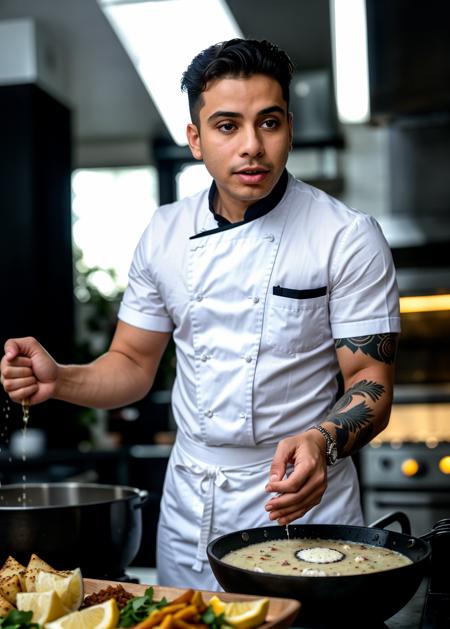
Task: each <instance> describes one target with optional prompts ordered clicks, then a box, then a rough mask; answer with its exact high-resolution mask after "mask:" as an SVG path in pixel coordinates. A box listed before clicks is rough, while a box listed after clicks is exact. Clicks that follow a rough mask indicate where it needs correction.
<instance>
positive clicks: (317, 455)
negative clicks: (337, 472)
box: [266, 430, 327, 526]
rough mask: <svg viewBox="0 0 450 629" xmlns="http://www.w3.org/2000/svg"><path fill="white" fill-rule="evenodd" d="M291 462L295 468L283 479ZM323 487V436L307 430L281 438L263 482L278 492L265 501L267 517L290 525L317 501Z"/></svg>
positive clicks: (325, 483)
mask: <svg viewBox="0 0 450 629" xmlns="http://www.w3.org/2000/svg"><path fill="white" fill-rule="evenodd" d="M316 433H317V434H316ZM290 465H293V466H294V469H293V471H292V472H291V473H290V474H289V476H288V477H286V478H285V475H286V470H287V468H288V466H290ZM326 488H327V466H326V461H325V444H324V439H323V437H322V435H321V434H320V433H319V432H318V431H315V430H309V431H307V432H304V433H301V434H299V435H295V436H293V437H287V438H286V439H283V440H282V441H280V443H279V444H278V447H277V449H276V452H275V455H274V458H273V461H272V465H271V467H270V473H269V483H268V484H267V485H266V491H267V492H268V493H275V494H277V495H276V496H273V497H272V498H270V499H269V501H268V502H267V504H266V511H268V512H269V518H270V519H271V520H276V521H277V522H278V524H279V525H281V526H284V525H286V524H290V523H291V522H293V521H294V520H296V519H297V518H301V517H303V516H304V515H305V513H306V512H307V511H309V510H310V509H311V508H312V507H314V506H315V505H317V504H319V502H320V501H321V499H322V496H323V494H324V492H325V490H326Z"/></svg>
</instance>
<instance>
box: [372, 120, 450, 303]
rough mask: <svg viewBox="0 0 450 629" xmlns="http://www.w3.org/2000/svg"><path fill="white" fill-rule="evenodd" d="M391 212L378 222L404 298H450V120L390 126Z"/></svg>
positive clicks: (398, 121) (415, 121)
mask: <svg viewBox="0 0 450 629" xmlns="http://www.w3.org/2000/svg"><path fill="white" fill-rule="evenodd" d="M388 133H389V140H388V147H389V148H388V152H389V173H390V176H389V198H390V208H389V212H388V213H387V214H386V215H384V216H383V217H380V218H379V222H380V225H381V227H382V229H383V232H384V234H385V236H386V238H387V241H388V243H389V245H390V247H391V249H392V252H393V256H394V261H395V264H396V268H397V272H398V282H399V288H400V292H401V293H402V294H405V295H406V294H432V293H443V292H445V293H450V175H449V164H450V114H439V115H438V114H435V115H428V116H420V117H416V116H415V117H405V118H402V119H398V120H397V121H395V122H393V123H391V124H390V126H389V132H388Z"/></svg>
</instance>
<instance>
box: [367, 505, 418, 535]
mask: <svg viewBox="0 0 450 629" xmlns="http://www.w3.org/2000/svg"><path fill="white" fill-rule="evenodd" d="M393 522H396V523H397V524H400V528H401V531H402V533H405V535H411V522H410V521H409V518H408V516H407V515H406V513H403V511H394V512H393V513H388V514H387V515H384V516H383V517H382V518H380V519H379V520H375V522H372V524H369V528H371V529H384V528H385V527H386V526H389V524H392V523H393Z"/></svg>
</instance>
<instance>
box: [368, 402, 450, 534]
mask: <svg viewBox="0 0 450 629" xmlns="http://www.w3.org/2000/svg"><path fill="white" fill-rule="evenodd" d="M360 477H361V488H362V497H363V508H364V514H365V518H366V520H367V521H368V522H371V521H373V520H376V519H378V518H379V517H381V516H383V515H385V514H386V513H388V512H390V511H396V510H400V511H403V512H405V513H406V514H407V515H408V517H409V519H410V521H411V524H412V533H413V535H415V536H419V535H423V534H424V533H426V532H427V531H429V530H430V529H431V528H432V526H433V524H434V523H435V522H437V521H438V520H441V519H443V518H450V402H445V403H439V402H436V403H412V404H394V406H393V408H392V414H391V420H390V424H389V426H388V428H387V429H386V430H384V431H383V432H382V433H381V434H380V435H378V437H377V438H376V439H375V440H374V441H373V442H372V443H371V444H370V445H368V446H366V448H364V450H363V451H362V452H361V455H360Z"/></svg>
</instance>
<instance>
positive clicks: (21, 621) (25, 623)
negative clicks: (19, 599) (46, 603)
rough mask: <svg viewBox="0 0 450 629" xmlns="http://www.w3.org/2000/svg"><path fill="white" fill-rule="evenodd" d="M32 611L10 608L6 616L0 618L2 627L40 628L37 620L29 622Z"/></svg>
mask: <svg viewBox="0 0 450 629" xmlns="http://www.w3.org/2000/svg"><path fill="white" fill-rule="evenodd" d="M32 618H33V612H20V611H18V610H17V609H12V610H11V611H10V612H8V614H7V616H5V617H4V618H0V627H1V628H2V629H41V626H40V625H39V624H38V623H37V622H31V619H32Z"/></svg>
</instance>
